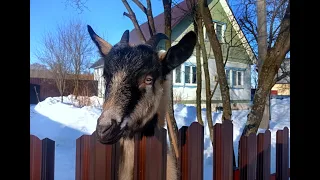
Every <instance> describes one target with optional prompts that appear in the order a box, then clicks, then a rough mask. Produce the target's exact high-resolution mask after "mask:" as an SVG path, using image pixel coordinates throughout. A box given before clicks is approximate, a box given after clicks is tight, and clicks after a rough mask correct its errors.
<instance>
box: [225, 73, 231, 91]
mask: <svg viewBox="0 0 320 180" xmlns="http://www.w3.org/2000/svg"><path fill="white" fill-rule="evenodd" d="M226 77H227V82H228V86H229V87H230V85H231V83H230V82H231V81H230V70H229V69H227V70H226Z"/></svg>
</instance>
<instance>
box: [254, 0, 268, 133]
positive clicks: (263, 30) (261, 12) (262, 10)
mask: <svg viewBox="0 0 320 180" xmlns="http://www.w3.org/2000/svg"><path fill="white" fill-rule="evenodd" d="M266 11H267V9H266V1H265V0H259V1H257V16H258V72H260V71H261V67H262V64H263V62H264V60H265V58H266V55H267V48H268V45H267V12H266ZM269 96H270V94H268V95H267V98H266V104H265V107H264V112H263V116H262V121H261V123H260V128H262V129H268V128H269V121H270V106H269V105H270V98H269Z"/></svg>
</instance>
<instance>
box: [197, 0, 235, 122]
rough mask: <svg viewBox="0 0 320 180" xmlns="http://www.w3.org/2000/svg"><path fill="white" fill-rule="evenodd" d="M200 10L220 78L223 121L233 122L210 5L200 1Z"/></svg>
mask: <svg viewBox="0 0 320 180" xmlns="http://www.w3.org/2000/svg"><path fill="white" fill-rule="evenodd" d="M200 9H201V14H202V17H203V21H204V25H205V27H206V30H207V33H208V38H209V41H210V44H211V48H212V51H213V55H214V58H215V61H216V67H217V74H218V77H219V78H218V82H219V85H220V91H221V97H222V104H223V114H222V121H223V120H225V119H228V120H231V115H232V111H231V105H230V93H229V86H228V82H227V78H226V74H225V70H224V64H223V57H222V51H221V45H220V43H219V41H218V38H217V36H216V33H215V30H214V25H213V21H212V17H211V13H210V10H209V8H208V4H207V1H206V0H201V1H200Z"/></svg>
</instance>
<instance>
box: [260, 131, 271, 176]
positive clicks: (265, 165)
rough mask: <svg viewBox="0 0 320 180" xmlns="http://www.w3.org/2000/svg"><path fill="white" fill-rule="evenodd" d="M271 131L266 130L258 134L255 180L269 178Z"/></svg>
mask: <svg viewBox="0 0 320 180" xmlns="http://www.w3.org/2000/svg"><path fill="white" fill-rule="evenodd" d="M270 153H271V133H270V131H269V130H266V131H265V132H264V133H259V134H258V145H257V154H258V157H257V158H258V159H257V180H266V179H267V180H269V179H270V178H271V175H270V157H271V154H270Z"/></svg>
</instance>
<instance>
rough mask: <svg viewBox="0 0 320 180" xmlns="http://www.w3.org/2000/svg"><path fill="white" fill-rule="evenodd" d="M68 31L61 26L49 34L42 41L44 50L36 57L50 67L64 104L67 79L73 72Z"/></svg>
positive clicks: (39, 50)
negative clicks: (68, 44)
mask: <svg viewBox="0 0 320 180" xmlns="http://www.w3.org/2000/svg"><path fill="white" fill-rule="evenodd" d="M67 34H68V33H67V30H66V29H64V28H62V26H59V27H58V28H57V29H56V31H55V33H51V32H48V33H47V34H46V35H45V36H44V37H43V40H42V44H43V49H38V51H37V52H36V54H35V55H36V57H37V58H38V60H39V61H40V62H42V63H43V64H44V65H46V66H47V67H48V69H49V70H50V72H51V73H52V74H53V76H54V80H55V82H56V85H57V88H58V90H59V93H60V96H61V102H63V93H64V91H65V88H66V86H65V85H66V84H65V82H66V78H67V75H68V73H69V72H70V70H71V54H70V53H69V51H68V46H67V41H66V39H67Z"/></svg>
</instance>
